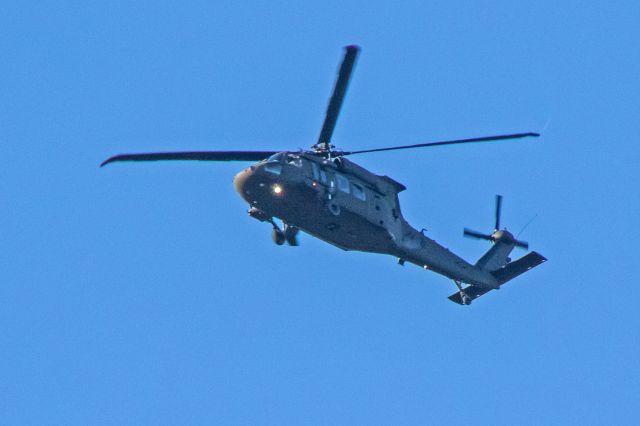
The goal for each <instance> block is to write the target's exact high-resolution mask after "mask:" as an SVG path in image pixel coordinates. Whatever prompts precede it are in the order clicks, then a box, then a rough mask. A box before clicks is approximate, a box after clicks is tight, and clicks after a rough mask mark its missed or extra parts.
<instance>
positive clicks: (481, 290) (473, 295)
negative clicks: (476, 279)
mask: <svg viewBox="0 0 640 426" xmlns="http://www.w3.org/2000/svg"><path fill="white" fill-rule="evenodd" d="M491 290H493V289H492V288H489V287H478V286H475V285H470V286H469V287H467V288H465V289H464V294H466V295H467V297H468V298H469V300H468V302H467V303H465V302H463V301H462V294H460V292H459V291H457V292H455V293H453V294H452V295H451V296H449V300H451V301H452V302H456V303H457V304H458V305H468V304H469V303H471V301H473V300H475V299H477V298H478V297H480V296H482V295H483V294H485V293H488V292H490V291H491Z"/></svg>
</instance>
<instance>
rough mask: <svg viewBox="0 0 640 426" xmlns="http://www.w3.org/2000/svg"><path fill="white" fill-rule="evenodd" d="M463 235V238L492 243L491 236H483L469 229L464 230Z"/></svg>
mask: <svg viewBox="0 0 640 426" xmlns="http://www.w3.org/2000/svg"><path fill="white" fill-rule="evenodd" d="M463 234H464V236H465V237H471V238H479V239H481V240H489V241H493V237H492V236H491V235H487V234H483V233H482V232H478V231H472V230H471V229H468V228H464V232H463Z"/></svg>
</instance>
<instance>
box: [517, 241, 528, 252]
mask: <svg viewBox="0 0 640 426" xmlns="http://www.w3.org/2000/svg"><path fill="white" fill-rule="evenodd" d="M514 244H515V246H516V247H520V248H523V249H525V250H529V243H527V242H525V241H518V240H516V241H514Z"/></svg>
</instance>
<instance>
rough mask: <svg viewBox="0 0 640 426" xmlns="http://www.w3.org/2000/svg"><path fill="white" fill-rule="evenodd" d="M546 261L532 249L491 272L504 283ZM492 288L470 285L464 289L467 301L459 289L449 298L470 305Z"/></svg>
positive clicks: (460, 303) (459, 303) (500, 282)
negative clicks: (463, 298)
mask: <svg viewBox="0 0 640 426" xmlns="http://www.w3.org/2000/svg"><path fill="white" fill-rule="evenodd" d="M546 261H547V259H546V258H545V257H544V256H542V255H541V254H540V253H537V252H535V251H532V252H530V253H527V254H526V255H524V256H522V257H521V258H520V259H518V260H515V261H513V262H511V263H508V264H507V265H505V266H504V267H503V268H500V269H498V270H495V271H493V272H491V274H492V275H493V276H494V277H496V279H497V280H498V283H499V284H504V283H506V282H507V281H509V280H512V279H514V278H515V277H517V276H518V275H520V274H523V273H525V272H527V271H528V270H530V269H532V268H535V267H536V266H538V265H540V264H541V263H544V262H546ZM491 290H493V289H492V288H490V287H478V286H475V285H470V286H468V287H467V288H465V289H464V290H463V292H464V294H465V295H466V296H467V297H468V299H467V300H466V301H465V300H462V294H461V292H459V291H458V292H455V293H453V294H452V295H451V296H449V300H451V301H452V302H456V303H457V304H458V305H468V304H470V303H471V302H472V301H473V300H475V299H477V298H478V297H480V296H482V295H483V294H486V293H488V292H490V291H491Z"/></svg>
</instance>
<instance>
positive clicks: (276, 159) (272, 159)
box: [265, 152, 284, 163]
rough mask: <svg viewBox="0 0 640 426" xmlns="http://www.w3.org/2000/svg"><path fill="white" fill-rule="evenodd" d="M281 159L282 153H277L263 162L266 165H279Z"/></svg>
mask: <svg viewBox="0 0 640 426" xmlns="http://www.w3.org/2000/svg"><path fill="white" fill-rule="evenodd" d="M282 157H284V153H282V152H278V153H277V154H273V155H272V156H271V157H269V158H267V159H266V160H265V161H266V162H267V163H271V162H277V163H279V162H281V161H282Z"/></svg>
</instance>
